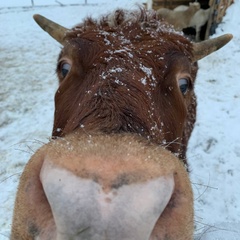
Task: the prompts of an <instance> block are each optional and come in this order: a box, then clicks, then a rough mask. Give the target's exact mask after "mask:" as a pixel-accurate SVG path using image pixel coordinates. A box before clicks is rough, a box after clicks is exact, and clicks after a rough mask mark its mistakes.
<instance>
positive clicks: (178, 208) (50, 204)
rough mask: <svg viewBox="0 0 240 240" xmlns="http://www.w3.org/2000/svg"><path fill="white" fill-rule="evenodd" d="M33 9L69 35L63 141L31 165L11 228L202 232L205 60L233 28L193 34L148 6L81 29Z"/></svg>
mask: <svg viewBox="0 0 240 240" xmlns="http://www.w3.org/2000/svg"><path fill="white" fill-rule="evenodd" d="M34 18H35V20H36V22H37V23H38V24H39V25H40V26H41V27H42V28H43V29H44V30H45V31H47V32H48V33H49V34H50V35H51V36H52V37H53V38H54V39H56V40H57V41H58V42H59V43H61V44H62V45H63V49H62V51H61V53H60V56H59V59H58V64H57V74H58V77H59V88H58V90H57V92H56V95H55V116H54V126H53V133H52V135H53V140H52V141H51V142H50V143H48V144H46V145H45V146H43V147H42V148H41V149H40V150H38V151H37V152H36V154H34V156H33V157H32V158H31V160H30V161H29V163H28V164H27V166H26V168H25V170H24V172H23V174H22V177H21V180H20V185H19V190H18V194H17V198H16V203H15V211H14V218H13V225H12V235H11V239H88V240H91V239H94V240H107V239H112V240H114V239H115V240H120V239H121V240H123V239H126V240H130V239H137V240H147V239H151V240H153V239H174V240H176V239H177V240H181V239H182V240H190V239H192V237H193V196H192V190H191V184H190V180H189V178H188V174H187V171H186V160H185V157H186V147H187V143H188V140H189V137H190V135H191V132H192V130H193V126H194V122H195V118H196V97H195V94H194V81H195V78H196V73H197V60H199V59H201V58H203V57H204V56H206V55H208V54H210V53H211V52H213V51H215V50H217V49H219V48H220V47H222V46H223V45H225V44H226V43H227V42H228V41H229V40H230V39H231V37H232V36H231V35H224V36H222V37H219V38H216V39H211V40H208V41H204V42H202V43H197V44H193V43H191V42H190V41H189V40H188V39H186V38H185V37H184V36H183V35H182V34H181V33H179V32H175V31H174V30H173V29H172V28H170V27H169V26H168V25H166V23H164V22H161V21H159V20H158V19H157V17H156V14H155V13H154V12H151V11H146V10H144V9H139V10H138V11H135V12H129V11H125V10H120V9H119V10H116V11H114V12H113V13H112V14H109V15H106V16H104V17H102V18H101V19H98V20H93V19H92V18H88V19H86V20H85V21H84V22H83V23H82V24H79V25H77V26H76V27H74V28H73V29H66V28H64V27H62V26H60V25H58V24H56V23H54V22H52V21H50V20H48V19H46V18H44V17H42V16H40V15H35V16H34ZM184 163H185V165H184Z"/></svg>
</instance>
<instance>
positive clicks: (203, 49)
mask: <svg viewBox="0 0 240 240" xmlns="http://www.w3.org/2000/svg"><path fill="white" fill-rule="evenodd" d="M232 37H233V35H232V34H224V35H222V36H220V37H216V38H213V39H208V40H205V41H203V42H200V43H194V44H193V62H196V61H198V60H200V59H202V58H204V57H206V56H207V55H209V54H211V53H212V52H215V51H217V50H218V49H220V48H221V47H223V46H224V45H226V44H227V43H228V42H229V41H230V40H231V39H232Z"/></svg>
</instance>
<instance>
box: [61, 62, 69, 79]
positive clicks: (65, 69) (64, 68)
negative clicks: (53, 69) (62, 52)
mask: <svg viewBox="0 0 240 240" xmlns="http://www.w3.org/2000/svg"><path fill="white" fill-rule="evenodd" d="M70 69H71V65H70V64H69V63H66V62H65V63H62V64H61V65H60V73H61V75H62V77H63V78H65V77H66V76H67V75H68V73H69V71H70Z"/></svg>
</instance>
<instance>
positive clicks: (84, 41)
mask: <svg viewBox="0 0 240 240" xmlns="http://www.w3.org/2000/svg"><path fill="white" fill-rule="evenodd" d="M34 18H35V20H36V21H37V23H38V24H39V25H40V26H41V27H42V28H43V29H44V30H46V31H47V32H48V33H49V34H50V35H51V36H52V37H53V38H55V39H56V40H57V41H58V42H59V43H61V44H62V45H63V49H62V51H61V53H60V56H59V59H58V64H57V75H58V77H59V88H58V90H57V92H56V95H55V117H54V127H53V136H55V137H56V136H65V135H66V134H68V133H70V132H72V131H74V130H76V129H78V128H84V129H85V131H101V132H104V133H121V132H131V133H138V134H139V135H141V136H144V137H145V138H147V139H149V140H151V141H154V142H155V143H157V144H162V145H165V146H166V147H167V148H168V149H169V150H171V151H172V152H174V153H175V154H180V158H182V159H185V153H186V145H187V142H188V139H189V137H190V134H191V132H192V129H193V125H194V122H195V117H196V99H195V94H194V82H195V78H196V73H197V64H196V61H197V60H199V59H201V58H203V57H204V56H206V55H208V54H210V53H211V52H213V51H215V50H217V49H219V48H220V47H222V46H223V45H224V44H226V43H227V42H228V41H229V40H230V39H231V35H225V36H222V37H220V38H217V39H213V40H208V41H205V42H202V43H198V44H192V43H191V42H190V41H189V40H188V39H186V38H185V37H184V36H183V35H181V34H180V33H177V32H174V30H173V29H171V28H170V27H169V26H166V25H165V24H163V23H162V22H160V21H158V20H157V19H156V15H155V14H154V13H153V12H146V11H144V10H141V11H136V12H127V11H123V10H117V11H115V12H113V13H112V14H109V15H107V16H104V17H102V18H101V19H100V20H93V19H91V18H89V19H87V20H85V21H84V22H83V23H82V24H79V25H77V26H76V27H74V28H73V29H66V28H64V27H62V26H60V25H58V24H56V23H54V22H52V21H50V20H48V19H46V18H44V17H42V16H39V15H35V17H34Z"/></svg>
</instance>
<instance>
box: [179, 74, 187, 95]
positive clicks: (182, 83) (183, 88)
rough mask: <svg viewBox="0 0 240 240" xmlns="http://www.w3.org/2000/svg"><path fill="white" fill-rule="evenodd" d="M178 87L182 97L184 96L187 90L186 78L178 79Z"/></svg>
mask: <svg viewBox="0 0 240 240" xmlns="http://www.w3.org/2000/svg"><path fill="white" fill-rule="evenodd" d="M178 86H179V88H180V91H181V92H182V94H183V95H185V94H186V93H187V91H188V89H189V80H188V79H187V78H180V79H179V80H178Z"/></svg>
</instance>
